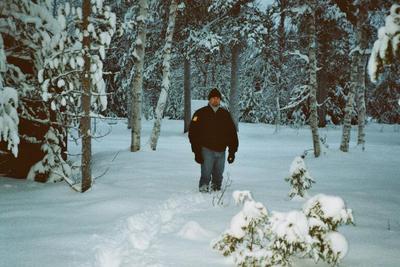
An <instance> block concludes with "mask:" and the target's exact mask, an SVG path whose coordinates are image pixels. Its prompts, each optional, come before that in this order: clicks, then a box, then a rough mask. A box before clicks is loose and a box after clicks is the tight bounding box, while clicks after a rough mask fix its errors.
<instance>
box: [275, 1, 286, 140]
mask: <svg viewBox="0 0 400 267" xmlns="http://www.w3.org/2000/svg"><path fill="white" fill-rule="evenodd" d="M287 5H288V1H287V0H280V1H279V11H280V18H279V27H278V34H279V64H280V71H279V73H277V81H278V82H277V86H276V91H275V94H276V96H275V97H276V99H275V104H276V117H275V133H277V132H278V131H279V126H280V124H281V120H282V119H281V106H280V99H281V92H282V91H283V90H284V85H283V83H282V76H283V75H284V74H283V73H284V71H285V62H286V60H285V49H286V34H285V20H286V9H287Z"/></svg>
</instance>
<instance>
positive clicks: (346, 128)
mask: <svg viewBox="0 0 400 267" xmlns="http://www.w3.org/2000/svg"><path fill="white" fill-rule="evenodd" d="M358 61H359V53H358V52H354V53H353V55H352V57H351V77H350V80H351V82H350V88H349V93H348V95H347V103H346V108H345V110H344V111H345V115H344V122H343V133H342V142H341V144H340V150H341V151H343V152H348V151H349V142H350V133H351V118H352V115H353V103H354V95H355V92H356V90H357V79H358V77H357V76H358V70H357V68H358Z"/></svg>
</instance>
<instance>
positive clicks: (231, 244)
mask: <svg viewBox="0 0 400 267" xmlns="http://www.w3.org/2000/svg"><path fill="white" fill-rule="evenodd" d="M233 198H234V200H235V203H236V204H237V205H238V204H243V208H242V210H241V211H240V212H239V213H238V214H236V215H235V216H234V217H233V218H232V220H231V223H230V227H229V229H228V230H227V231H225V232H224V233H223V234H222V235H221V236H220V237H219V239H217V240H215V241H214V242H213V248H214V249H216V250H218V251H220V252H221V254H222V255H224V256H230V255H232V256H233V258H234V261H235V263H236V265H237V266H266V265H267V264H266V261H268V259H269V257H268V254H266V255H264V253H265V250H264V248H265V247H266V245H267V242H268V240H267V236H266V231H265V227H266V222H267V217H268V212H267V209H266V208H265V207H264V205H263V204H262V203H260V202H256V201H254V199H253V198H252V196H251V193H250V192H249V191H235V192H233ZM263 255H264V256H263Z"/></svg>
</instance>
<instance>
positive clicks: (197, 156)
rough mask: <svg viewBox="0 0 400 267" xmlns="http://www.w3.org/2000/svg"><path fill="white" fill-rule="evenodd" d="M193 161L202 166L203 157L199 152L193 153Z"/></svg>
mask: <svg viewBox="0 0 400 267" xmlns="http://www.w3.org/2000/svg"><path fill="white" fill-rule="evenodd" d="M194 160H195V161H196V162H197V163H198V164H203V161H204V160H203V155H201V152H196V153H194Z"/></svg>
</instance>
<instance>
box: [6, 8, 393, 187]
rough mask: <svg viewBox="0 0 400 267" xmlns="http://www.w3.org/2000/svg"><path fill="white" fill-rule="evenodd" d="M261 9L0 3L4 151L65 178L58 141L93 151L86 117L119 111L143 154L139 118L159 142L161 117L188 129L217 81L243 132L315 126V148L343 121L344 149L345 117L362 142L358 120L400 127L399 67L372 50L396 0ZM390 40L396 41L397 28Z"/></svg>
mask: <svg viewBox="0 0 400 267" xmlns="http://www.w3.org/2000/svg"><path fill="white" fill-rule="evenodd" d="M258 3H259V2H258V1H253V0H230V1H222V0H205V1H204V0H190V1H189V0H179V1H178V0H169V1H156V0H140V1H107V0H105V1H100V0H98V1H83V2H82V3H81V2H79V1H50V0H46V1H45V0H41V1H29V0H23V1H20V0H18V1H17V0H6V1H2V2H1V4H0V22H1V24H0V93H1V94H0V96H1V98H0V99H1V106H0V119H1V121H0V122H1V123H0V126H1V127H0V134H1V136H2V139H1V140H3V141H2V142H1V150H3V151H9V152H10V153H9V155H8V157H9V158H13V157H14V158H15V157H20V159H21V157H26V154H27V152H26V151H32V149H33V150H35V151H38V153H37V156H35V157H33V158H32V159H31V161H30V162H29V163H27V166H28V169H27V170H26V171H25V175H26V174H27V173H29V177H30V178H31V179H36V180H43V181H57V180H67V181H69V179H70V177H71V175H72V174H71V173H72V172H73V170H72V169H71V163H70V162H69V161H68V160H67V154H66V150H67V148H66V145H67V144H66V136H67V134H68V133H69V134H71V133H72V132H74V131H75V132H76V133H77V135H75V136H78V137H79V138H81V139H83V140H84V142H83V144H86V145H84V146H83V148H85V149H86V150H85V149H83V154H84V155H86V157H90V142H91V141H90V140H89V139H90V138H89V137H92V136H93V133H91V130H90V123H91V122H90V118H91V117H96V116H108V117H120V118H127V119H128V127H129V128H131V130H132V143H131V150H132V151H138V150H140V149H141V148H140V143H141V141H140V140H141V139H140V135H141V131H140V129H141V126H140V124H141V118H142V117H143V118H145V119H155V125H154V128H153V134H152V142H151V148H152V149H154V150H155V149H156V146H157V139H158V136H159V133H160V130H161V120H162V118H170V119H183V120H184V122H185V123H184V124H183V125H182V126H183V130H184V131H187V128H188V124H189V122H190V117H191V112H190V109H191V106H190V103H191V101H190V100H191V99H206V97H207V94H208V91H209V90H210V89H211V88H212V87H218V88H219V89H220V90H221V92H222V95H223V102H224V105H225V106H226V107H227V108H229V109H230V111H231V113H232V115H233V119H234V121H235V123H236V125H237V127H238V122H239V121H242V122H254V123H269V124H274V125H276V131H279V126H280V125H290V126H292V127H300V126H302V125H306V124H309V125H310V126H311V130H312V136H313V144H314V154H315V156H318V155H319V153H320V152H319V142H320V139H319V135H318V127H325V126H327V125H331V124H333V125H343V126H344V127H343V138H342V144H341V147H340V149H341V150H343V151H347V150H348V143H349V135H350V128H351V125H356V124H357V125H358V143H359V144H361V145H364V142H365V141H364V135H365V134H364V125H365V123H366V122H368V121H371V120H376V121H377V122H381V123H400V109H399V104H398V99H399V96H400V81H399V75H398V73H399V69H398V68H399V65H398V64H388V62H394V61H393V59H395V58H396V53H391V54H385V55H384V56H382V55H381V56H380V57H378V56H377V55H380V54H377V53H376V49H375V50H374V49H372V50H371V48H372V47H373V42H374V41H375V40H376V39H379V40H380V39H382V38H386V37H382V36H378V35H377V32H378V31H377V29H378V28H379V27H381V26H383V25H385V17H386V16H387V15H389V14H394V15H393V16H396V14H398V13H396V12H398V6H397V9H396V6H394V8H393V7H392V10H391V11H390V7H391V3H388V2H387V1H358V0H352V1H336V0H323V1H315V0H308V1H287V0H276V1H273V3H272V4H270V5H269V6H266V7H265V6H260V5H259V4H258ZM389 12H392V13H389ZM387 20H388V19H386V22H387ZM394 23H395V22H394ZM378 37H379V38H378ZM391 38H392V39H388V40H389V41H387V42H390V43H391V44H392V43H395V44H397V45H398V39H399V38H398V35H397V36H396V35H394V37H391ZM385 40H386V39H385ZM396 42H397V43H396ZM381 50H382V49H381ZM374 51H375V52H374ZM371 52H372V58H376V59H377V61H376V62H377V63H379V64H377V66H378V67H377V69H376V70H375V72H372V75H373V80H374V82H373V83H372V82H370V80H369V77H368V76H367V70H366V66H367V62H368V58H370V56H371ZM381 53H384V52H381ZM380 63H382V64H380ZM378 74H379V75H378ZM32 129H35V130H33V131H32ZM18 147H20V149H19V150H18ZM27 147H29V148H28V149H26V148H27ZM33 160H34V162H33ZM32 165H33V167H31V166H32ZM86 165H87V168H90V161H82V165H81V166H80V167H83V166H86ZM9 166H11V165H9ZM14 171H15V170H14ZM22 175H24V174H22ZM86 176H90V172H89V173H87V175H86ZM69 182H70V183H73V181H72V182H71V181H69ZM88 183H89V184H90V181H89V182H88Z"/></svg>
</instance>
